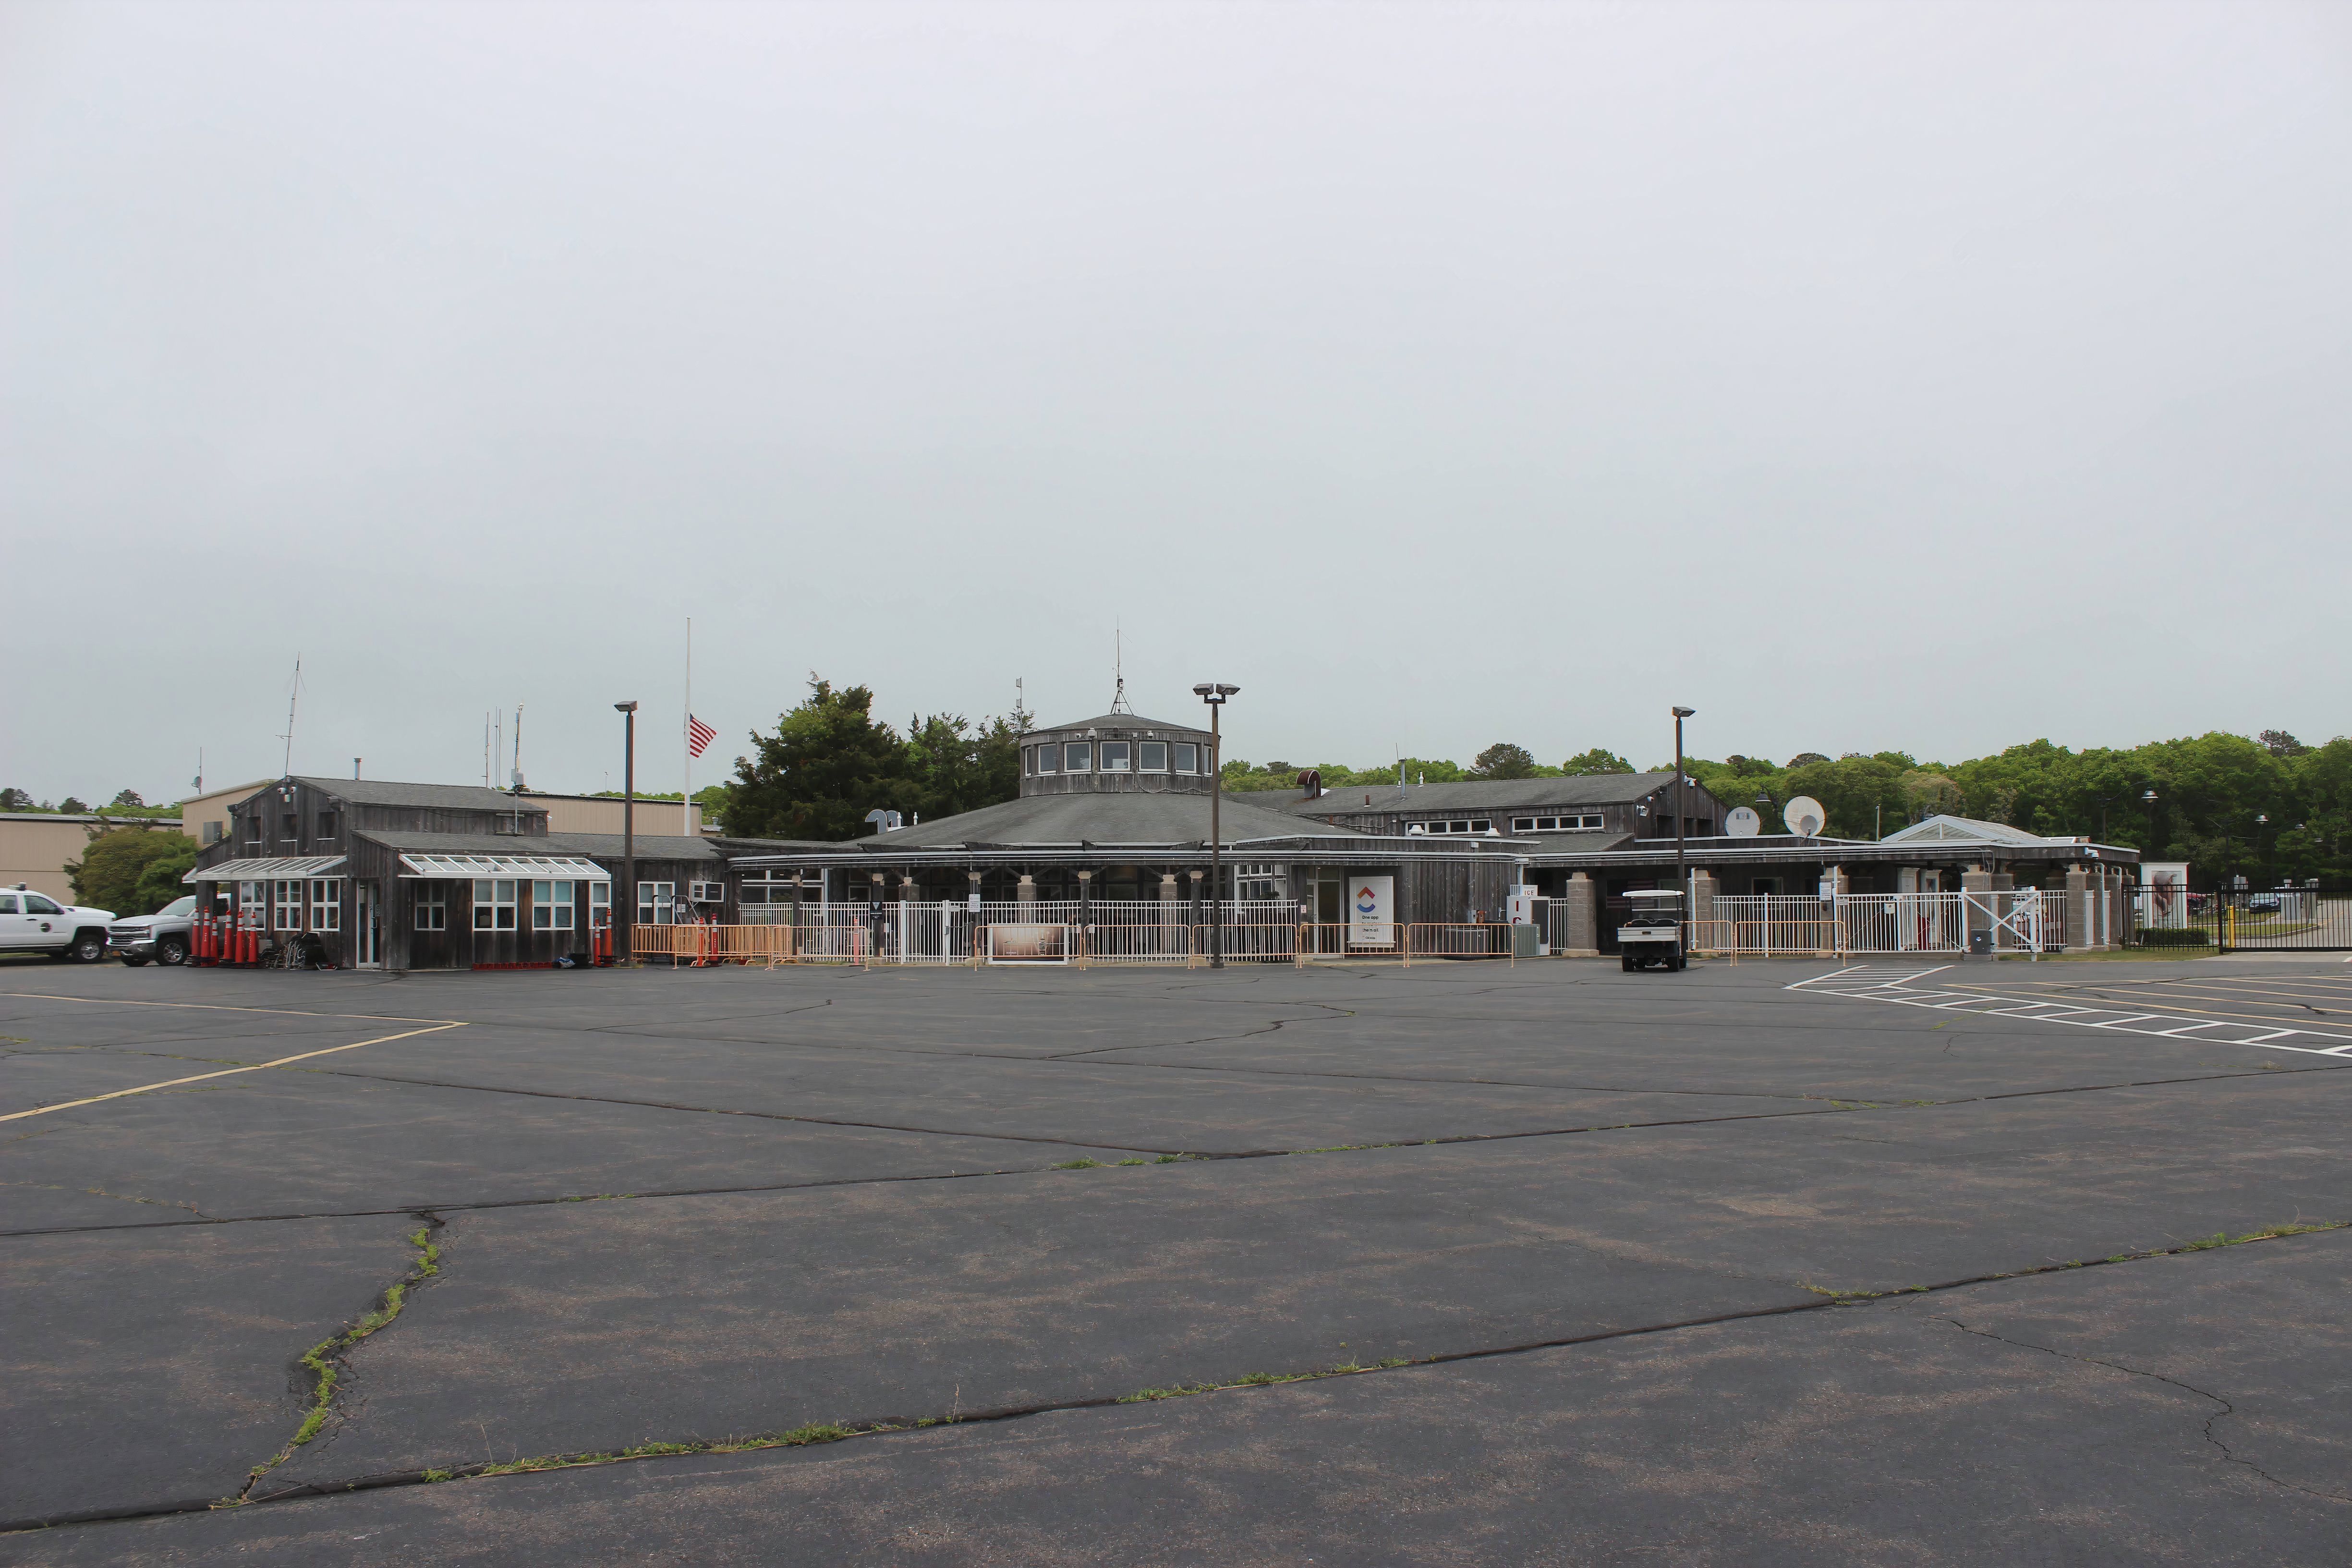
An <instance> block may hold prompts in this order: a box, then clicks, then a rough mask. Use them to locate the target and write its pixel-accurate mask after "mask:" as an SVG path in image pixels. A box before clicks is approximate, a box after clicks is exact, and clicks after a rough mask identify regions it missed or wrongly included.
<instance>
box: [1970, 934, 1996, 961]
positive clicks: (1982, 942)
mask: <svg viewBox="0 0 2352 1568" xmlns="http://www.w3.org/2000/svg"><path fill="white" fill-rule="evenodd" d="M1969 956H1970V957H1971V958H1990V957H1991V956H1992V932H1990V931H1970V932H1969Z"/></svg>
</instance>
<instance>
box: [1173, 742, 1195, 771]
mask: <svg viewBox="0 0 2352 1568" xmlns="http://www.w3.org/2000/svg"><path fill="white" fill-rule="evenodd" d="M1176 771H1177V772H1178V773H1199V772H1200V771H1201V748H1200V747H1198V746H1196V745H1194V744H1193V743H1192V742H1190V741H1179V742H1176Z"/></svg>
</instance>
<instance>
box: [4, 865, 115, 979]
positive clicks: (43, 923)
mask: <svg viewBox="0 0 2352 1568" xmlns="http://www.w3.org/2000/svg"><path fill="white" fill-rule="evenodd" d="M113 923H114V916H113V915H112V914H110V913H109V912H108V911H107V910H86V909H83V908H82V907H81V906H80V905H79V904H61V903H59V902H58V901H57V900H55V899H53V898H50V897H49V896H48V895H47V893H36V892H34V891H32V890H31V889H28V888H26V886H25V884H24V883H22V882H19V883H17V884H16V886H15V887H13V888H0V952H46V953H47V954H48V955H49V956H50V957H51V958H69V959H72V960H73V961H74V962H75V963H97V962H98V961H99V960H100V959H101V958H104V957H105V956H106V928H107V927H109V926H110V925H112V924H113Z"/></svg>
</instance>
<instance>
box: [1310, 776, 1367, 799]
mask: <svg viewBox="0 0 2352 1568" xmlns="http://www.w3.org/2000/svg"><path fill="white" fill-rule="evenodd" d="M1298 787H1299V788H1300V789H1303V790H1305V791H1306V792H1307V799H1309V800H1321V799H1322V798H1323V775H1322V773H1320V772H1318V770H1316V769H1314V768H1308V769H1307V771H1306V772H1304V773H1300V774H1299V775H1298ZM1365 798H1366V799H1368V800H1369V799H1370V796H1369V795H1367V796H1366V797H1365Z"/></svg>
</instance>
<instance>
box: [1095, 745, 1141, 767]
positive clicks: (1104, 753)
mask: <svg viewBox="0 0 2352 1568" xmlns="http://www.w3.org/2000/svg"><path fill="white" fill-rule="evenodd" d="M1113 751H1116V752H1118V761H1117V762H1113V761H1111V759H1110V754H1111V752H1113ZM1095 757H1096V764H1095V771H1096V772H1097V773H1133V772H1134V771H1135V743H1134V742H1131V741H1105V742H1102V744H1101V745H1099V746H1098V747H1097V748H1096V750H1095Z"/></svg>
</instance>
